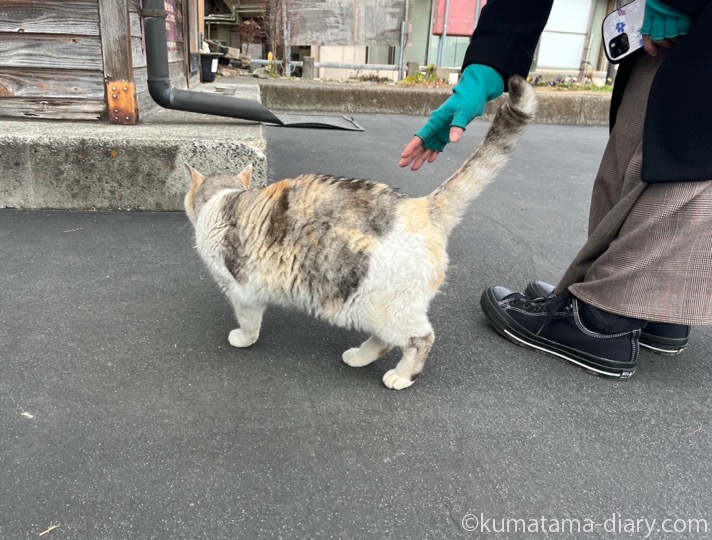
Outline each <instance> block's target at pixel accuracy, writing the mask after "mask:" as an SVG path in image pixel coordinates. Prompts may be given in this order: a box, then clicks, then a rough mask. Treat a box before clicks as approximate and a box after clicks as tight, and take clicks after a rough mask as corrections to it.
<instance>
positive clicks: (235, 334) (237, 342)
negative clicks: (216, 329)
mask: <svg viewBox="0 0 712 540" xmlns="http://www.w3.org/2000/svg"><path fill="white" fill-rule="evenodd" d="M227 340H228V341H229V342H230V345H232V346H233V347H239V348H244V347H249V346H250V345H252V344H253V343H254V342H255V341H257V336H249V335H247V334H246V333H245V332H243V331H242V329H241V328H236V329H235V330H232V331H231V332H230V335H229V336H228V337H227Z"/></svg>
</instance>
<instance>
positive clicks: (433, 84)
mask: <svg viewBox="0 0 712 540" xmlns="http://www.w3.org/2000/svg"><path fill="white" fill-rule="evenodd" d="M398 84H400V85H402V86H425V87H429V88H444V87H449V86H451V85H450V84H449V83H448V82H446V81H443V80H442V79H441V78H440V77H438V75H437V73H436V67H435V64H430V65H429V66H428V67H427V68H425V72H422V71H419V72H418V73H416V74H415V75H411V76H410V77H406V78H405V79H403V80H402V81H398Z"/></svg>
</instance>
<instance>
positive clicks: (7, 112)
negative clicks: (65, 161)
mask: <svg viewBox="0 0 712 540" xmlns="http://www.w3.org/2000/svg"><path fill="white" fill-rule="evenodd" d="M198 1H199V0H168V1H167V2H166V4H171V5H172V7H173V8H174V9H173V11H174V16H175V18H176V21H175V28H176V32H175V33H174V35H173V37H174V43H173V44H172V46H171V47H169V62H170V74H171V78H172V79H173V83H174V84H176V85H177V86H182V87H185V86H186V82H187V79H186V61H185V57H186V55H184V52H183V48H184V40H183V35H184V33H185V32H184V31H185V29H186V28H187V26H186V23H185V22H184V20H183V12H184V4H185V5H188V4H189V3H190V4H195V5H196V6H197V2H198ZM0 4H2V7H0V117H20V118H50V119H52V118H53V119H81V120H88V119H94V120H95V119H103V120H107V119H108V115H107V112H106V107H107V105H106V94H105V77H106V79H107V80H111V79H114V78H116V77H117V76H118V77H119V78H122V79H127V80H131V78H133V80H134V82H135V85H136V93H137V98H138V104H139V111H141V112H145V111H147V110H149V109H150V108H152V107H154V106H156V105H155V103H154V102H153V100H152V99H151V97H150V95H149V94H148V89H147V83H146V78H147V73H146V54H145V51H144V46H143V38H142V24H141V18H140V16H139V8H140V0H0ZM191 7H193V6H191ZM127 9H128V20H126V18H125V16H124V15H123V14H125V13H126V10H127ZM192 24H194V25H196V26H197V21H193V22H192ZM127 34H128V36H127ZM126 41H128V42H126ZM186 41H187V40H186ZM185 45H187V43H186V44H185Z"/></svg>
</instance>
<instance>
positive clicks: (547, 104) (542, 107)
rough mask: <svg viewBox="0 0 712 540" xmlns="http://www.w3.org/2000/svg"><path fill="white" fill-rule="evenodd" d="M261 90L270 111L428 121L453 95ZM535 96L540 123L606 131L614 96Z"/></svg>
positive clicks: (312, 86)
mask: <svg viewBox="0 0 712 540" xmlns="http://www.w3.org/2000/svg"><path fill="white" fill-rule="evenodd" d="M258 84H259V85H260V92H261V96H262V103H263V104H264V105H265V106H266V107H267V108H268V109H274V110H290V111H329V112H341V113H352V114H353V113H363V114H405V115H419V116H427V115H430V113H431V112H432V111H433V110H435V109H437V108H438V107H439V106H440V105H441V104H442V103H443V102H444V101H445V100H446V99H447V98H448V97H449V96H450V95H451V94H452V91H451V90H450V89H431V88H399V87H392V86H380V85H379V86H377V85H362V84H334V83H308V82H294V81H288V80H282V79H260V80H259V81H258ZM537 95H538V98H539V110H538V112H537V118H536V122H537V123H540V124H565V125H581V126H584V125H586V126H606V125H608V108H609V106H610V100H611V97H610V94H598V93H594V92H567V91H548V90H545V91H538V92H537ZM500 99H502V98H500ZM498 104H499V101H497V100H495V101H494V102H492V103H489V104H488V107H487V115H486V116H485V119H488V118H490V117H491V115H492V114H493V113H494V111H495V110H496V107H497V106H498Z"/></svg>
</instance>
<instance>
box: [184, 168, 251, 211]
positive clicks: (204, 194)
mask: <svg viewBox="0 0 712 540" xmlns="http://www.w3.org/2000/svg"><path fill="white" fill-rule="evenodd" d="M185 166H186V168H187V169H188V173H189V174H190V177H191V180H192V184H191V186H190V189H189V190H188V193H186V195H185V201H184V206H185V213H186V214H188V218H189V219H190V221H191V222H193V224H195V221H196V220H197V219H198V214H199V213H200V209H201V208H202V207H203V205H204V204H205V203H207V202H208V201H209V200H210V199H211V198H212V197H213V196H215V195H216V194H217V193H219V192H220V191H223V190H225V189H233V190H238V191H244V190H246V189H249V187H250V182H251V181H252V165H248V166H247V167H245V168H244V169H242V171H240V173H239V174H237V175H230V174H209V175H207V176H206V175H204V174H202V173H200V172H198V171H196V170H195V169H194V168H193V167H191V166H190V165H188V164H187V163H186V164H185Z"/></svg>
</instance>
